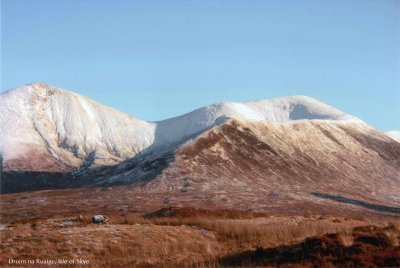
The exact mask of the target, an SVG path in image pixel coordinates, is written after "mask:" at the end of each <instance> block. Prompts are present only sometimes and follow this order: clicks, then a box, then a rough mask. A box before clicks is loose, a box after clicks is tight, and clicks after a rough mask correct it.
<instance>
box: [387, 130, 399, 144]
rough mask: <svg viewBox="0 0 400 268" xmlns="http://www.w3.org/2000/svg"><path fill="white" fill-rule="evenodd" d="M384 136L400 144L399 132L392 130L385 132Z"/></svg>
mask: <svg viewBox="0 0 400 268" xmlns="http://www.w3.org/2000/svg"><path fill="white" fill-rule="evenodd" d="M385 134H386V135H388V136H389V137H391V138H392V139H394V140H395V141H398V142H400V130H392V131H387V132H385Z"/></svg>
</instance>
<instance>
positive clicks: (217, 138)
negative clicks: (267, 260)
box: [142, 120, 400, 214]
mask: <svg viewBox="0 0 400 268" xmlns="http://www.w3.org/2000/svg"><path fill="white" fill-rule="evenodd" d="M174 158H175V160H174V161H173V162H172V163H171V164H170V165H169V166H168V167H167V168H166V169H164V170H163V171H162V173H161V175H159V176H157V177H156V178H155V179H153V180H151V181H150V182H148V183H147V184H146V185H145V186H144V187H143V188H142V191H145V192H150V193H164V194H165V195H168V196H169V197H168V198H166V200H165V202H166V203H167V204H172V205H175V204H180V203H182V202H183V203H187V204H191V205H193V204H198V205H201V206H207V205H208V206H215V207H223V208H231V209H232V208H236V209H253V210H257V211H275V212H277V211H279V210H281V209H282V208H283V207H285V210H302V211H303V210H307V209H309V210H312V209H313V207H316V206H317V207H318V208H319V209H322V210H323V209H328V210H329V209H331V208H332V205H334V207H335V206H336V205H337V204H338V205H340V207H343V208H344V209H347V208H361V209H368V210H369V211H380V212H386V213H395V214H397V213H400V208H399V207H400V196H399V190H400V143H397V142H395V141H393V140H391V139H390V138H388V137H387V136H386V135H384V134H382V133H380V132H378V131H376V130H375V129H373V128H371V127H368V126H367V125H365V124H354V123H352V124H346V123H338V122H329V121H298V122H290V123H271V122H249V121H238V120H229V121H228V122H227V123H225V124H223V125H220V126H218V127H215V128H214V129H212V130H210V131H208V132H206V133H204V134H202V135H201V136H199V137H197V138H196V139H195V140H194V141H192V142H191V143H187V144H185V145H184V146H182V147H181V148H179V149H178V150H176V152H175V157H174ZM324 207H325V208H324Z"/></svg>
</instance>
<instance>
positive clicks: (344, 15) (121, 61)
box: [1, 0, 400, 130]
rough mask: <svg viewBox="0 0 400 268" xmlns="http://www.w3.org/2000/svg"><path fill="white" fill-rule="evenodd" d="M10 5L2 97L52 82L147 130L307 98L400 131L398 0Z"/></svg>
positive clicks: (95, 0)
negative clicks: (214, 111) (174, 120)
mask: <svg viewBox="0 0 400 268" xmlns="http://www.w3.org/2000/svg"><path fill="white" fill-rule="evenodd" d="M1 4H2V6H1V42H2V43H1V45H2V49H1V52H2V55H1V56H2V57H1V66H2V70H1V74H2V77H1V78H2V79H1V91H5V90H8V89H10V88H14V87H17V86H21V85H24V84H28V83H32V82H46V83H49V84H52V85H55V86H58V87H62V88H66V89H69V90H72V91H75V92H77V93H79V94H82V95H85V96H88V97H90V98H92V99H94V100H96V101H98V102H100V103H102V104H105V105H108V106H111V107H114V108H116V109H118V110H121V111H124V112H127V113H129V114H131V115H133V116H136V117H138V118H141V119H144V120H160V119H164V118H168V117H172V116H175V115H179V114H182V113H185V112H188V111H191V110H193V109H195V108H198V107H200V106H204V105H208V104H211V103H216V102H222V101H248V100H257V99H266V98H271V97H276V96H286V95H308V96H312V97H315V98H318V99H321V100H323V101H325V102H327V103H329V104H330V105H332V106H335V107H337V108H339V109H341V110H343V111H345V112H347V113H350V114H353V115H355V116H358V117H360V118H361V119H363V120H365V121H367V122H368V123H370V124H371V125H373V126H375V127H377V128H379V129H381V130H391V129H400V108H399V107H400V51H399V50H400V26H399V25H400V1H395V0H393V1H389V0H388V1H385V0H380V1H376V0H371V1H369V0H359V1H355V0H346V1H340V0H338V1H329V0H328V1H298V0H293V1H290V0H287V1H267V0H265V1H233V0H232V1H228V0H225V1H206V0H202V1H189V0H187V1H168V0H163V1H128V0H126V1H124V0H112V1H111V0H107V1H102V0H64V1H62V0H1Z"/></svg>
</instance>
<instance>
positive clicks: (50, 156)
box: [0, 83, 155, 170]
mask: <svg viewBox="0 0 400 268" xmlns="http://www.w3.org/2000/svg"><path fill="white" fill-rule="evenodd" d="M154 129H155V124H153V123H148V122H144V121H140V120H138V119H136V118H133V117H131V116H129V115H126V114H124V113H121V112H118V111H116V110H113V109H110V108H107V107H105V106H102V105H99V104H97V103H95V102H93V101H91V100H89V99H88V98H85V97H82V96H79V95H76V94H74V93H72V92H69V91H65V90H61V89H57V88H54V87H51V86H48V85H45V84H39V83H37V84H31V85H27V86H24V87H21V88H17V89H14V90H10V91H7V92H5V93H3V94H1V95H0V153H1V154H2V155H3V158H4V161H7V160H10V159H20V158H24V157H26V156H28V157H29V156H30V155H34V158H33V159H31V160H30V162H36V163H35V166H32V167H31V168H32V169H33V170H37V169H38V170H41V169H43V168H45V167H43V166H41V164H40V163H39V162H46V161H47V164H49V165H50V166H51V165H52V164H51V163H53V165H54V163H55V162H58V163H62V164H63V165H66V166H71V167H77V166H80V165H82V164H83V161H85V160H86V161H92V160H97V161H98V162H99V164H106V162H110V164H111V163H115V162H119V161H120V160H121V159H125V158H127V157H131V156H133V155H135V154H136V153H138V152H139V151H141V150H143V149H144V148H147V147H148V146H149V145H150V144H151V143H153V136H152V133H154ZM35 160H38V161H35ZM39 160H40V161H39ZM49 161H50V162H49ZM103 162H104V163H103Z"/></svg>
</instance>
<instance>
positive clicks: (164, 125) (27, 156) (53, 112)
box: [0, 83, 362, 170]
mask: <svg viewBox="0 0 400 268" xmlns="http://www.w3.org/2000/svg"><path fill="white" fill-rule="evenodd" d="M227 118H236V119H241V120H256V121H273V122H287V121H292V120H334V121H340V122H350V123H353V122H354V123H355V122H362V121H361V120H359V119H357V118H355V117H352V116H350V115H347V114H345V113H343V112H341V111H339V110H337V109H335V108H333V107H330V106H329V105H327V104H325V103H322V102H320V101H318V100H315V99H313V98H310V97H305V96H293V97H282V98H275V99H272V100H262V101H257V102H248V103H232V102H229V103H219V104H214V105H210V106H206V107H203V108H200V109H197V110H195V111H192V112H190V113H188V114H185V115H182V116H179V117H176V118H171V119H167V120H164V121H159V122H145V121H141V120H139V119H136V118H134V117H132V116H129V115H127V114H124V113H121V112H118V111H116V110H114V109H111V108H108V107H105V106H103V105H100V104H97V103H95V102H94V101H92V100H90V99H88V98H86V97H83V96H79V95H77V94H74V93H72V92H69V91H66V90H62V89H58V88H55V87H52V86H49V85H46V84H42V83H35V84H30V85H27V86H24V87H20V88H16V89H13V90H10V91H7V92H5V93H3V94H1V95H0V153H1V154H2V155H3V158H4V161H5V162H7V161H8V165H5V166H6V167H8V168H9V169H18V170H52V168H53V167H54V166H57V167H58V169H59V170H65V169H66V167H68V168H72V169H74V168H77V167H79V166H81V165H85V166H96V165H110V164H115V163H117V162H120V161H122V160H124V159H127V158H130V157H132V156H135V155H136V154H137V153H139V152H142V151H144V150H146V149H149V150H151V149H153V148H154V149H155V148H159V147H164V148H169V147H171V146H173V145H174V144H176V143H180V142H183V141H185V140H187V139H188V138H190V137H192V136H193V135H196V134H198V133H201V132H204V131H205V130H207V129H209V128H211V127H213V126H215V125H218V124H220V123H223V122H224V121H226V119H227ZM10 160H13V161H10ZM28 160H29V161H28ZM34 160H37V161H34ZM56 170H57V169H56Z"/></svg>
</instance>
